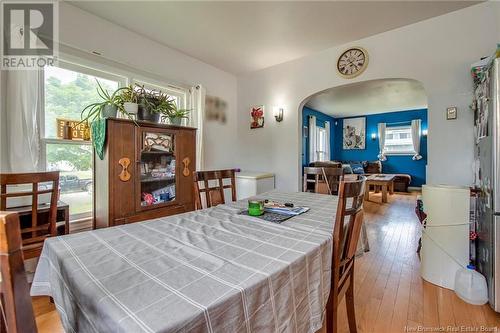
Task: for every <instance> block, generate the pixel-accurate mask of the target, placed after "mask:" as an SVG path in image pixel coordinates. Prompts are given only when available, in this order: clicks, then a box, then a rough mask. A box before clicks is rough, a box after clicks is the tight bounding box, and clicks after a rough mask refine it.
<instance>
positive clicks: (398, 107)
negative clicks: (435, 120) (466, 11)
mask: <svg viewBox="0 0 500 333" xmlns="http://www.w3.org/2000/svg"><path fill="white" fill-rule="evenodd" d="M306 106H307V107H310V108H311V109H314V110H317V111H321V112H322V113H325V114H329V115H331V116H334V117H350V116H360V115H368V114H375V113H383V112H395V111H404V110H414V109H421V108H427V95H426V94H425V90H424V86H423V85H422V83H420V82H419V81H416V80H409V79H380V80H371V81H364V82H359V83H353V84H349V85H344V86H341V87H335V88H331V89H328V90H325V91H323V92H320V93H318V94H316V95H314V96H312V97H311V98H310V99H309V100H308V101H307V102H306Z"/></svg>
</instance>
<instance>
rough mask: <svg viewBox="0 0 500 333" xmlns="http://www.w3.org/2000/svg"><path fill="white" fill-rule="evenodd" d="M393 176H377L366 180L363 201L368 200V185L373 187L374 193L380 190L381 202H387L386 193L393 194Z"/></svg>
mask: <svg viewBox="0 0 500 333" xmlns="http://www.w3.org/2000/svg"><path fill="white" fill-rule="evenodd" d="M394 178H395V176H394V175H384V174H377V175H371V176H369V177H367V178H366V190H365V200H367V201H369V200H370V185H373V186H374V187H375V192H377V190H378V188H380V189H381V190H382V202H383V203H386V202H387V193H388V192H389V194H391V195H392V194H394Z"/></svg>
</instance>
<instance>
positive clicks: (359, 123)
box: [342, 117, 366, 149]
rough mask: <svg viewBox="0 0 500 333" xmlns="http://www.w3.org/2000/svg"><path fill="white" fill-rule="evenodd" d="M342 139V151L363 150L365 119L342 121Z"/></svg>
mask: <svg viewBox="0 0 500 333" xmlns="http://www.w3.org/2000/svg"><path fill="white" fill-rule="evenodd" d="M342 137H343V149H365V142H366V118H365V117H359V118H348V119H344V125H343V129H342Z"/></svg>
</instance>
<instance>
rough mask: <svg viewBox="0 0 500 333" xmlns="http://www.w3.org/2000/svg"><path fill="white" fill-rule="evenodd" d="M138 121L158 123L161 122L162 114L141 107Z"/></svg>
mask: <svg viewBox="0 0 500 333" xmlns="http://www.w3.org/2000/svg"><path fill="white" fill-rule="evenodd" d="M137 119H138V120H146V121H151V122H153V123H158V122H159V121H160V114H159V113H154V112H151V111H150V110H149V109H148V108H146V107H144V106H142V105H139V108H138V110H137Z"/></svg>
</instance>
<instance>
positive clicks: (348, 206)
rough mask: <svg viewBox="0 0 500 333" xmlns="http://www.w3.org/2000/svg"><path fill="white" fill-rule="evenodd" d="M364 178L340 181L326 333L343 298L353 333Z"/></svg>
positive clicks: (333, 324) (331, 332)
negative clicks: (355, 272)
mask: <svg viewBox="0 0 500 333" xmlns="http://www.w3.org/2000/svg"><path fill="white" fill-rule="evenodd" d="M364 192H365V177H363V176H360V177H359V178H358V179H357V180H352V181H342V182H340V184H339V199H338V200H339V201H338V206H337V215H336V217H335V225H334V228H333V251H332V275H331V286H330V296H329V298H328V303H327V306H326V332H328V333H336V332H337V326H338V325H337V323H338V321H337V313H338V306H339V304H340V302H341V300H342V298H343V297H344V295H345V297H346V305H347V319H348V322H349V331H350V332H351V333H356V332H357V328H356V317H355V314H354V259H355V256H356V249H357V245H358V240H359V238H360V237H359V236H360V233H361V229H362V225H363V198H364Z"/></svg>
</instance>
